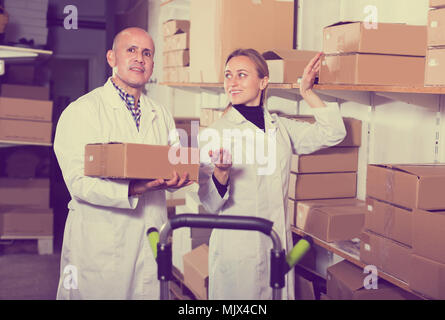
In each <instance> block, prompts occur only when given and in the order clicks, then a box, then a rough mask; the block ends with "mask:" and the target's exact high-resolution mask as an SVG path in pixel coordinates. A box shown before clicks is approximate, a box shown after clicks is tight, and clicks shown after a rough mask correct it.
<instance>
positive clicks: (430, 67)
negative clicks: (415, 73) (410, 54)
mask: <svg viewBox="0 0 445 320" xmlns="http://www.w3.org/2000/svg"><path fill="white" fill-rule="evenodd" d="M444 73H445V49H441V48H434V49H429V50H428V53H427V57H426V62H425V86H443V85H445V77H444V76H443V75H444Z"/></svg>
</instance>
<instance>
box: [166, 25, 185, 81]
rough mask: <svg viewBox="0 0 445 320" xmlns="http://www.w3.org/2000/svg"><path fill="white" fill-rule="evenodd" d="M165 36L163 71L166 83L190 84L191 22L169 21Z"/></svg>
mask: <svg viewBox="0 0 445 320" xmlns="http://www.w3.org/2000/svg"><path fill="white" fill-rule="evenodd" d="M162 30H163V35H164V52H163V68H164V69H163V71H164V81H165V82H189V81H190V77H189V73H190V71H189V69H190V67H189V65H190V49H189V47H190V45H189V44H190V21H188V20H168V21H166V22H164V24H163V26H162Z"/></svg>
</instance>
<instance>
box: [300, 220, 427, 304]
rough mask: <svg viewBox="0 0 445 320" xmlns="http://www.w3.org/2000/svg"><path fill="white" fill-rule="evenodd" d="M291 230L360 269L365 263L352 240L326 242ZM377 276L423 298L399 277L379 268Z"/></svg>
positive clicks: (302, 232) (301, 231)
mask: <svg viewBox="0 0 445 320" xmlns="http://www.w3.org/2000/svg"><path fill="white" fill-rule="evenodd" d="M292 232H293V233H295V234H297V235H299V236H301V237H304V236H305V235H308V236H310V237H311V238H312V239H313V240H314V243H315V244H316V245H318V246H320V247H322V248H324V249H326V250H328V251H331V252H332V253H335V254H336V255H338V256H340V257H342V258H343V259H345V260H347V261H349V262H351V263H353V264H354V265H356V266H358V267H360V268H362V269H363V268H365V267H366V264H365V263H363V262H361V261H360V250H359V249H358V248H357V245H356V244H354V243H353V242H352V241H342V242H338V243H328V242H325V241H323V240H321V239H318V238H316V237H314V236H313V235H311V234H308V233H306V232H304V231H303V230H301V229H298V228H297V227H294V226H292ZM378 276H379V277H380V278H382V279H384V280H386V281H388V282H390V283H392V284H394V285H396V286H397V287H399V288H402V289H403V290H405V291H408V292H409V293H411V294H413V295H415V296H417V297H419V298H421V299H425V297H423V296H421V295H420V294H418V293H416V292H413V291H412V290H411V289H410V288H409V285H408V284H407V283H406V282H404V281H402V280H400V279H397V278H395V277H393V276H391V275H389V274H387V273H385V272H383V271H381V270H379V274H378Z"/></svg>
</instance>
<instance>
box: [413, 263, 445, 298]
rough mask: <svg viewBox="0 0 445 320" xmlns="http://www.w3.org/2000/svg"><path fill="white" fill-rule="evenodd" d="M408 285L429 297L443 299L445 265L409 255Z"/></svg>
mask: <svg viewBox="0 0 445 320" xmlns="http://www.w3.org/2000/svg"><path fill="white" fill-rule="evenodd" d="M410 264H411V273H410V279H409V287H410V288H411V289H412V290H413V291H416V292H419V293H421V294H423V295H425V296H427V297H429V298H433V299H439V300H445V265H444V264H441V263H439V262H436V261H433V260H430V259H427V258H424V257H421V256H418V255H415V254H413V255H411V261H410Z"/></svg>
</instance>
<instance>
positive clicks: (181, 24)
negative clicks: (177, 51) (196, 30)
mask: <svg viewBox="0 0 445 320" xmlns="http://www.w3.org/2000/svg"><path fill="white" fill-rule="evenodd" d="M189 32H190V21H189V20H174V19H170V20H167V21H165V22H164V23H163V24H162V34H163V36H164V37H168V36H171V35H174V34H176V33H189Z"/></svg>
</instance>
